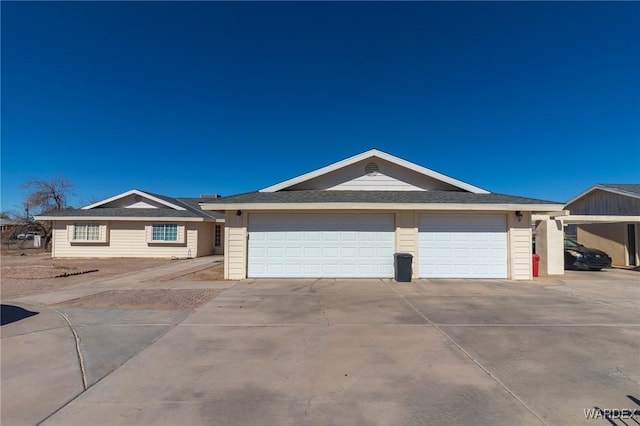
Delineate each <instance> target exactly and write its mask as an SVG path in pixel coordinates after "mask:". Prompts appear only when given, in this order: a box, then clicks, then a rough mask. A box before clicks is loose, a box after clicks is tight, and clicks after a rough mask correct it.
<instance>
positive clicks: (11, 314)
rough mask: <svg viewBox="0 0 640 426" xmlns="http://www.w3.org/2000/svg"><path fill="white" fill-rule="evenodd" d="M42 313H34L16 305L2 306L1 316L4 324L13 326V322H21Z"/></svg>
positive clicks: (0, 306) (0, 307) (0, 308)
mask: <svg viewBox="0 0 640 426" xmlns="http://www.w3.org/2000/svg"><path fill="white" fill-rule="evenodd" d="M39 313H40V312H32V311H28V310H26V309H23V308H21V307H19V306H14V305H0V316H1V317H2V324H1V325H6V324H11V323H12V322H16V321H20V320H23V319H25V318H29V317H32V316H34V315H38V314H39Z"/></svg>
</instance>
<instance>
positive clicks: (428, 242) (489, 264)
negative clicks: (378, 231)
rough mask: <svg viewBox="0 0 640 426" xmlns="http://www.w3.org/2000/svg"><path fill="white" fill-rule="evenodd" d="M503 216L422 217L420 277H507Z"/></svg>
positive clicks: (505, 232) (504, 219)
mask: <svg viewBox="0 0 640 426" xmlns="http://www.w3.org/2000/svg"><path fill="white" fill-rule="evenodd" d="M506 229H507V226H506V216H504V215H427V214H425V215H421V216H420V227H419V261H420V264H419V266H420V268H419V272H420V276H421V277H424V278H506V277H507V231H506Z"/></svg>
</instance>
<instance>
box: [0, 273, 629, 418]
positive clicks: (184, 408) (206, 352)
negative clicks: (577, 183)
mask: <svg viewBox="0 0 640 426" xmlns="http://www.w3.org/2000/svg"><path fill="white" fill-rule="evenodd" d="M229 285H232V287H230V288H227V289H226V290H224V291H223V292H222V294H221V295H219V296H217V297H215V298H212V299H209V300H208V301H207V302H206V303H204V304H201V305H198V306H197V307H196V308H194V309H164V310H162V309H160V310H158V309H156V310H150V309H120V308H119V309H114V308H99V309H98V308H95V307H93V308H91V307H83V306H82V304H81V303H80V304H78V303H76V304H75V305H69V304H67V305H65V304H64V303H62V304H61V305H60V299H61V297H57V298H55V297H53V296H51V297H53V298H52V299H51V300H52V301H53V300H55V301H56V303H57V304H58V305H55V306H56V307H55V309H56V310H57V311H58V312H59V313H60V314H62V315H64V318H66V320H67V321H68V322H69V323H70V324H71V325H72V328H73V329H74V330H75V331H76V333H77V334H78V336H77V337H78V339H76V340H74V338H73V336H70V335H69V334H70V333H69V329H68V328H64V327H59V328H55V327H53V325H54V324H56V321H57V322H60V321H61V319H60V315H53V314H52V313H51V312H50V311H49V310H48V308H46V307H44V306H42V305H39V306H37V308H38V310H39V311H41V312H43V313H45V314H46V315H51V318H50V319H51V322H50V324H51V326H52V329H51V332H50V334H49V335H48V336H47V337H48V339H49V340H48V341H47V342H49V343H47V342H45V343H42V344H43V345H44V347H38V348H34V350H36V351H38V352H39V353H40V354H47V353H48V351H47V346H46V345H47V344H51V341H54V340H56V339H58V340H59V341H64V342H65V343H66V344H67V346H66V349H65V350H59V351H58V352H59V353H56V354H48V355H43V356H46V357H47V359H48V360H49V361H50V362H53V363H54V364H53V365H54V367H51V368H52V369H53V371H54V372H56V374H57V375H58V376H59V377H58V376H54V375H49V376H47V377H48V378H49V380H47V381H46V382H47V383H44V384H43V385H46V386H50V387H51V390H50V391H51V392H52V395H55V387H56V386H58V387H59V388H61V389H62V388H65V389H67V391H68V392H67V393H66V394H65V395H69V396H68V397H66V399H65V398H54V399H55V402H54V403H49V405H56V404H57V405H58V407H49V409H48V410H49V411H48V413H47V414H46V415H43V416H42V417H41V418H39V419H34V418H33V417H31V418H28V416H27V417H25V418H18V417H16V416H15V414H14V417H11V418H7V417H6V415H7V414H6V413H7V411H6V409H9V411H10V412H13V413H15V412H16V411H15V410H14V411H11V409H12V407H7V406H6V402H7V400H6V399H5V397H4V395H6V394H5V392H6V391H7V390H8V389H7V384H8V383H12V384H14V385H15V384H16V383H17V382H16V380H19V377H17V378H16V377H12V378H11V379H12V380H13V381H12V382H9V381H7V380H8V379H7V380H5V377H6V376H7V375H11V376H19V370H20V368H21V367H20V361H19V360H15V359H11V360H10V362H11V363H12V364H11V366H10V368H9V369H8V368H7V367H8V366H7V365H6V364H5V350H7V348H6V346H7V345H8V344H9V345H11V344H13V343H14V342H12V341H10V340H7V339H5V336H6V333H7V332H9V334H11V333H14V334H15V335H16V336H18V335H22V336H25V335H27V336H28V335H29V333H28V331H26V330H28V328H29V324H30V323H33V322H34V321H36V319H37V318H40V319H43V318H44V315H43V316H40V315H37V316H32V317H28V318H25V319H23V320H21V321H18V322H16V323H14V324H9V325H7V326H3V348H2V349H3V354H2V355H3V368H2V375H3V377H2V384H3V388H2V392H3V407H2V411H3V423H4V422H5V421H7V422H8V423H7V424H35V423H38V422H40V421H42V420H44V422H43V424H46V425H86V424H91V425H140V424H145V425H177V424H180V425H251V424H259V425H274V424H277V425H287V424H309V425H318V424H344V425H357V424H362V425H369V424H380V425H388V424H400V425H424V424H456V425H529V424H531V425H540V424H557V425H568V424H594V425H595V424H620V425H622V424H637V423H638V422H640V411H637V410H640V385H639V383H640V324H639V319H640V316H639V314H640V274H638V273H637V272H632V271H621V270H608V271H603V272H601V273H593V272H584V273H583V272H568V274H567V275H566V276H565V277H564V278H562V279H538V280H536V281H533V282H516V281H506V280H424V281H418V282H414V283H411V284H409V283H394V282H390V281H388V280H258V281H252V280H246V281H240V282H237V283H233V282H226V283H188V282H184V283H180V282H177V283H176V282H172V284H171V285H170V288H172V289H191V290H193V289H196V288H201V289H202V288H205V289H206V288H212V287H218V288H224V287H226V286H229ZM167 286H168V284H166V283H162V282H160V283H149V284H148V285H147V286H145V287H144V288H145V289H148V290H151V289H155V290H157V289H160V288H164V287H167ZM136 288H138V287H136ZM62 299H64V298H62ZM41 301H42V300H41ZM22 302H23V304H24V303H25V302H26V301H22ZM3 303H7V302H3ZM24 306H25V307H27V308H28V307H29V306H27V305H24ZM33 309H35V307H34V308H33ZM56 318H57V319H56ZM63 325H64V324H63ZM10 327H13V328H10ZM17 327H21V330H23V334H20V333H18V332H17V331H15V330H17ZM63 329H64V330H66V332H67V335H66V336H63V334H64V333H65V331H63ZM65 339H66V340H65ZM74 342H79V347H80V355H81V358H82V359H83V366H84V378H82V377H81V375H82V373H83V372H81V371H80V369H79V368H78V357H77V356H75V346H74ZM22 344H23V345H24V344H26V343H24V342H22ZM6 353H7V354H9V357H10V358H11V352H10V350H7V352H6ZM36 358H37V357H36ZM25 362H26V361H25ZM30 362H35V361H34V360H30ZM23 364H24V363H23ZM42 365H43V364H40V366H42ZM22 368H24V369H28V368H29V366H26V365H23V366H22ZM30 368H36V367H34V366H33V365H31V366H30ZM39 368H43V367H39ZM46 368H47V369H49V367H46ZM16 371H18V372H16ZM56 377H58V382H57V384H55V383H50V382H54V381H55V380H56ZM83 380H84V382H85V383H84V385H83ZM85 387H86V388H87V389H86V390H85V389H84V388H85ZM60 394H62V392H59V393H58V395H60ZM45 403H46V402H45ZM14 404H15V402H14ZM58 408H60V409H59V410H58ZM24 409H25V410H27V409H28V407H24ZM596 409H601V410H603V411H601V412H598V411H595V410H596ZM608 409H616V410H628V411H627V412H618V413H614V415H613V416H611V415H610V416H609V418H608V419H604V418H602V414H598V413H605V414H606V413H607V412H606V411H604V410H608ZM585 410H590V412H591V413H592V414H595V416H596V417H600V418H599V419H598V420H587V419H586V418H585ZM616 415H617V417H616ZM633 416H635V420H633V419H631V420H630V419H629V417H633ZM625 417H626V418H625ZM12 420H16V421H12ZM634 421H635V423H634ZM624 422H627V423H624ZM629 422H631V423H629Z"/></svg>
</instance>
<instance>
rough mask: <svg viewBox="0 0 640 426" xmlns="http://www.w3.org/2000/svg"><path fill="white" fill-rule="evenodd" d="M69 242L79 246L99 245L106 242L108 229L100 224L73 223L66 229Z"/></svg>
mask: <svg viewBox="0 0 640 426" xmlns="http://www.w3.org/2000/svg"><path fill="white" fill-rule="evenodd" d="M67 232H68V234H67V235H68V236H69V241H70V242H71V243H81V244H101V243H106V242H107V234H108V229H107V225H106V224H105V223H101V222H75V223H73V224H72V225H69V226H68V229H67Z"/></svg>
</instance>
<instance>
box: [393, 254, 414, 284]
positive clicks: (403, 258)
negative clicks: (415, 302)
mask: <svg viewBox="0 0 640 426" xmlns="http://www.w3.org/2000/svg"><path fill="white" fill-rule="evenodd" d="M412 260H413V256H412V255H411V254H409V253H396V254H394V255H393V265H394V267H395V272H396V276H395V279H396V281H398V282H400V283H410V282H411V275H413V274H412V272H413V271H412V270H411V262H412Z"/></svg>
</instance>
